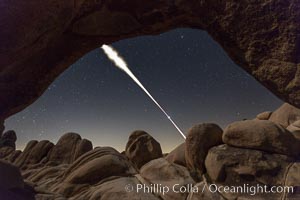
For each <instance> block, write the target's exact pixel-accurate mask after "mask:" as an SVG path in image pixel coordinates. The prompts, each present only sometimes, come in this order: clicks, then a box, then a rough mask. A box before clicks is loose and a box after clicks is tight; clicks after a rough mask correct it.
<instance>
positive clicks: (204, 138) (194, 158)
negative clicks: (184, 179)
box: [185, 123, 223, 179]
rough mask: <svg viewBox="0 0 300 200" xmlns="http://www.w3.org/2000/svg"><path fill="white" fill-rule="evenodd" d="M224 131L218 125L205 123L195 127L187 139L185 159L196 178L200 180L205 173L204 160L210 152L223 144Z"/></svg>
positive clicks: (189, 132)
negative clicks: (214, 147)
mask: <svg viewBox="0 0 300 200" xmlns="http://www.w3.org/2000/svg"><path fill="white" fill-rule="evenodd" d="M222 133H223V130H222V129H221V128H220V127H219V126H218V125H216V124H211V123H204V124H198V125H195V126H193V127H192V128H191V129H190V130H189V131H188V135H187V138H186V141H185V143H186V145H185V159H186V164H187V167H188V169H189V170H190V171H191V174H192V176H193V177H194V178H196V179H200V177H201V176H202V174H203V173H204V172H205V166H204V160H205V157H206V155H207V153H208V150H209V149H210V148H212V147H213V146H217V145H220V144H222V143H223V142H222Z"/></svg>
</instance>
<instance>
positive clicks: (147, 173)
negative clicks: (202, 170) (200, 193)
mask: <svg viewBox="0 0 300 200" xmlns="http://www.w3.org/2000/svg"><path fill="white" fill-rule="evenodd" d="M140 181H141V182H142V183H143V184H146V185H148V186H150V184H157V185H159V184H161V185H160V186H161V187H163V186H167V187H168V188H169V189H170V190H169V191H168V192H167V193H165V194H163V193H162V192H161V191H158V192H155V193H156V194H158V195H159V196H160V197H161V198H162V199H164V200H182V199H186V197H187V195H188V191H186V192H182V193H180V192H179V193H176V192H174V191H172V187H173V186H174V185H175V184H178V185H177V186H176V190H179V188H180V187H181V186H188V185H190V184H194V183H195V182H194V180H193V179H192V177H191V176H190V174H189V172H188V170H187V169H186V168H185V167H183V166H180V165H177V164H174V163H169V162H168V161H166V160H165V159H164V158H159V159H156V160H152V161H150V162H149V163H147V164H146V165H144V166H143V167H142V168H141V170H140Z"/></svg>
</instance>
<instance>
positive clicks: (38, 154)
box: [14, 140, 54, 169]
mask: <svg viewBox="0 0 300 200" xmlns="http://www.w3.org/2000/svg"><path fill="white" fill-rule="evenodd" d="M53 146H54V145H53V143H52V142H49V141H47V140H44V141H40V142H38V141H35V140H33V141H30V142H29V143H28V144H27V145H26V147H25V149H24V151H23V152H22V153H21V154H20V155H19V156H18V158H17V159H16V160H15V161H14V164H15V165H16V166H18V167H20V168H21V169H23V168H29V167H30V166H31V165H35V164H38V163H39V162H41V161H42V160H43V159H46V156H47V155H48V153H49V152H50V150H51V149H52V148H53Z"/></svg>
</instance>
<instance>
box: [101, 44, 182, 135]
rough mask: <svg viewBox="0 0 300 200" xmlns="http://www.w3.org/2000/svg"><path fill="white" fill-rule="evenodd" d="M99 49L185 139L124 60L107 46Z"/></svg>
mask: <svg viewBox="0 0 300 200" xmlns="http://www.w3.org/2000/svg"><path fill="white" fill-rule="evenodd" d="M101 49H102V50H103V51H104V53H105V54H106V55H107V57H108V58H109V59H110V60H111V61H112V62H113V63H114V64H115V65H116V66H117V67H118V68H119V69H121V70H122V71H124V72H125V73H126V74H127V75H128V76H129V77H130V78H132V80H133V81H134V82H135V83H136V84H137V85H138V86H140V88H141V89H142V90H144V92H145V93H146V94H147V95H148V96H149V97H150V99H151V100H152V101H153V102H154V103H155V104H156V105H157V106H158V108H159V109H160V110H161V111H162V112H163V113H164V115H165V116H166V117H167V118H168V120H169V121H170V122H171V123H172V124H173V125H174V127H175V128H176V129H177V131H178V132H179V133H180V134H181V136H182V137H183V138H184V139H186V136H185V135H184V134H183V132H182V131H181V130H180V128H179V127H178V126H177V124H176V123H175V122H174V121H173V120H172V118H171V117H170V115H168V113H167V112H166V111H165V110H164V109H163V108H162V107H161V106H160V104H159V103H158V102H157V101H156V100H155V99H154V97H153V96H152V95H151V94H150V92H149V91H148V90H147V89H146V88H145V87H144V86H143V84H142V83H141V82H140V81H139V80H138V79H137V77H136V76H135V75H134V74H133V73H132V72H131V70H130V69H129V68H128V66H127V63H126V62H125V60H124V59H123V58H122V57H121V56H120V55H119V54H118V52H117V51H116V50H115V49H113V48H112V47H111V46H109V45H105V44H104V45H102V47H101Z"/></svg>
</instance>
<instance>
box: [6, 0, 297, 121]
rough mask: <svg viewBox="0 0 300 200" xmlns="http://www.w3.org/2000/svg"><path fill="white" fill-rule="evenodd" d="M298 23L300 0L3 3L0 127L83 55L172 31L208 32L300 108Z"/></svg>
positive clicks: (261, 81)
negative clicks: (190, 28)
mask: <svg viewBox="0 0 300 200" xmlns="http://www.w3.org/2000/svg"><path fill="white" fill-rule="evenodd" d="M12 7H13V8H14V9H11V8H12ZM299 17H300V9H299V3H298V1H297V0H290V1H286V0H279V1H275V0H270V1H261V2H255V3H253V2H251V1H233V0H229V1H218V2H215V1H194V0H180V1H175V2H174V1H161V0H158V1H155V2H153V1H127V0H125V1H122V2H120V1H118V2H115V1H104V2H102V1H80V0H78V1H75V2H73V1H72V2H71V1H57V0H47V1H43V2H34V3H26V4H25V3H24V2H23V1H15V2H13V3H11V2H10V3H8V2H3V3H2V4H1V16H0V19H1V22H2V23H1V27H0V38H2V40H1V43H0V65H1V70H0V102H1V105H0V116H1V117H0V119H1V120H2V119H6V118H7V117H8V116H10V115H12V114H14V113H16V112H19V111H20V110H22V109H24V108H25V107H26V106H28V105H29V104H31V103H33V102H34V101H35V100H36V99H37V98H38V97H39V96H40V95H41V94H42V93H43V91H45V90H46V88H47V87H48V85H49V84H50V83H51V82H52V81H53V80H54V79H55V78H56V77H57V76H58V75H59V74H60V73H62V72H63V71H64V70H65V69H67V68H68V67H69V66H70V65H71V64H72V63H73V62H75V61H76V60H77V59H78V58H80V57H81V56H82V55H84V54H85V53H87V52H88V51H90V50H92V49H95V48H97V47H99V46H100V45H102V44H104V43H106V44H109V43H112V42H114V41H117V40H120V39H125V38H129V37H134V36H139V35H147V34H157V33H161V32H164V31H167V30H170V29H172V28H177V27H192V28H198V29H204V30H206V31H207V32H208V33H209V34H210V35H211V36H212V37H213V38H214V39H215V40H216V41H217V42H219V43H220V45H221V46H222V47H223V48H224V50H225V51H226V52H227V53H228V55H229V56H230V57H231V58H232V59H233V61H235V62H236V63H237V64H238V65H240V66H241V67H242V68H243V69H245V70H246V71H247V72H248V73H249V74H251V75H252V76H254V77H255V78H256V79H257V80H258V81H259V82H260V83H261V84H262V85H264V86H265V87H267V88H268V89H269V90H271V91H272V92H273V93H274V94H275V95H277V96H278V97H280V98H281V99H283V100H285V101H287V102H289V103H291V104H293V105H296V106H298V107H299V106H300V91H299V85H300V81H299V76H300V75H299V74H300V73H299V69H300V68H299V59H298V53H297V52H298V49H299V46H300V43H299V35H298V33H299V30H300V27H299V23H298V19H299ZM1 120H0V121H1Z"/></svg>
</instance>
